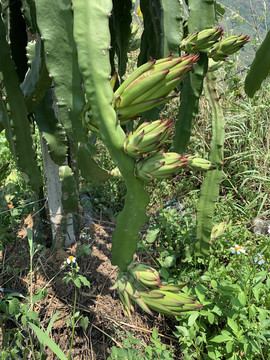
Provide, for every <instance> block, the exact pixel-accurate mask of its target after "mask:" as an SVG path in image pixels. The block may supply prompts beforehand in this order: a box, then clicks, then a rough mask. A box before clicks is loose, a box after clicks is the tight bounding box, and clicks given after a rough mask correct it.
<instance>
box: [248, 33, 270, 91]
mask: <svg viewBox="0 0 270 360" xmlns="http://www.w3.org/2000/svg"><path fill="white" fill-rule="evenodd" d="M269 71H270V30H269V31H268V33H267V35H266V37H265V39H264V41H263V42H262V44H261V46H260V47H259V49H258V50H257V52H256V55H255V59H254V60H253V62H252V64H251V66H250V70H249V73H248V75H247V77H246V80H245V92H246V94H247V95H248V96H249V97H251V98H252V97H253V96H254V94H255V92H256V91H257V90H259V88H260V87H261V83H262V82H263V80H264V79H265V78H266V77H267V76H268V75H269Z"/></svg>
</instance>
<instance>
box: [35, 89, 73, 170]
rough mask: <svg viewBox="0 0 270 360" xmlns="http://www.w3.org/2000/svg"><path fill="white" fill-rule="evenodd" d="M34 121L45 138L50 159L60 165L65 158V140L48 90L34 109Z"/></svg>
mask: <svg viewBox="0 0 270 360" xmlns="http://www.w3.org/2000/svg"><path fill="white" fill-rule="evenodd" d="M35 121H36V123H37V124H38V128H39V131H40V132H41V134H42V136H43V137H44V138H45V140H46V142H47V144H48V149H49V154H50V157H51V159H52V160H53V161H54V162H55V163H56V164H58V165H62V164H63V163H64V162H65V161H66V158H67V139H66V134H65V132H64V130H63V127H62V125H61V124H60V122H59V121H58V119H57V117H56V116H55V112H54V110H53V94H52V89H49V90H48V91H47V93H46V95H45V96H44V97H43V99H42V100H41V102H40V103H39V104H38V106H37V107H36V108H35Z"/></svg>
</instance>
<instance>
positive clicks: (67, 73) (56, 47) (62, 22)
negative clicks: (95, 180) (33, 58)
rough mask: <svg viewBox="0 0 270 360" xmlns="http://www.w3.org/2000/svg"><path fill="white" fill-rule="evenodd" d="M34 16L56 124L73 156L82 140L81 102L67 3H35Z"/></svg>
mask: <svg viewBox="0 0 270 360" xmlns="http://www.w3.org/2000/svg"><path fill="white" fill-rule="evenodd" d="M36 13H37V22H38V28H39V30H40V33H41V39H42V40H43V41H44V49H45V61H46V67H47V69H48V72H49V76H50V77H52V78H53V81H54V86H55V97H56V100H57V106H58V109H59V115H60V121H61V123H62V124H63V126H64V128H65V131H66V134H67V137H68V140H69V143H70V146H71V148H72V151H71V152H72V153H74V152H75V151H76V150H75V144H76V142H77V141H84V140H85V131H84V129H83V127H82V124H81V122H80V121H79V117H80V113H81V109H82V107H83V106H84V103H85V101H84V96H83V92H82V88H81V74H80V72H79V69H78V61H77V52H76V47H75V44H74V40H73V30H72V24H73V14H72V10H71V2H70V0H59V1H53V2H51V1H49V0H36ZM44 14H46V16H44ZM59 39H61V41H59ZM73 148H74V149H73Z"/></svg>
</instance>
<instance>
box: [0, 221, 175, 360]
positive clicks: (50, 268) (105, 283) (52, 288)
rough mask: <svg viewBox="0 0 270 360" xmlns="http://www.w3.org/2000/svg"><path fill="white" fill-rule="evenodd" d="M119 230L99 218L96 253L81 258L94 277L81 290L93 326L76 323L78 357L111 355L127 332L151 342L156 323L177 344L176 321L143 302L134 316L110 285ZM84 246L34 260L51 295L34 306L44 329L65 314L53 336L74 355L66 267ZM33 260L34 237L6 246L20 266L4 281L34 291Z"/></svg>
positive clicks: (83, 269) (38, 279)
mask: <svg viewBox="0 0 270 360" xmlns="http://www.w3.org/2000/svg"><path fill="white" fill-rule="evenodd" d="M113 230H114V223H109V222H107V223H102V225H101V224H98V223H93V224H92V225H91V226H90V228H89V231H88V235H90V236H91V239H90V247H91V249H92V253H91V254H90V255H82V256H80V257H77V261H78V264H79V266H80V273H81V274H82V275H84V276H85V277H86V278H87V279H88V280H89V281H90V284H91V288H90V289H89V288H88V287H84V286H82V288H81V289H79V291H78V299H77V304H78V306H77V310H78V311H80V313H81V314H82V315H83V316H86V317H88V319H89V326H88V327H87V329H86V330H85V331H84V330H83V329H82V328H81V327H79V326H78V327H76V330H75V337H74V345H73V351H72V355H73V358H74V359H76V360H81V359H87V360H89V359H90V360H95V359H97V360H103V359H104V360H106V359H107V357H108V356H109V354H110V348H111V346H112V345H117V346H122V338H124V337H125V333H126V331H128V332H130V333H132V334H133V336H134V337H136V338H137V339H139V340H140V342H141V346H142V348H143V347H145V346H146V345H147V344H148V343H149V338H150V336H151V333H152V330H153V329H154V328H158V330H159V333H160V336H161V339H162V341H164V342H165V343H166V344H168V345H169V346H173V345H174V346H175V345H176V344H177V342H175V339H174V337H173V335H172V331H173V330H174V323H173V322H172V321H171V320H168V319H166V318H165V317H164V316H162V315H160V314H156V317H154V318H152V317H150V316H148V315H147V314H145V313H144V312H143V311H142V310H141V309H140V308H138V307H136V312H135V313H134V314H133V315H132V316H131V317H129V316H127V315H126V314H125V313H124V311H123V307H122V304H121V303H120V301H119V299H118V296H117V294H115V293H114V292H113V291H110V290H109V288H110V286H112V285H113V284H114V282H115V280H116V278H117V267H115V266H113V265H112V264H111V262H110V258H111V236H112V232H113ZM23 235H24V234H23ZM81 245H85V244H84V240H78V242H77V243H76V244H74V245H73V246H72V247H71V248H69V249H65V250H64V249H60V250H58V251H56V252H52V251H50V250H47V251H44V252H43V253H42V252H41V253H39V254H38V256H37V257H35V259H34V264H35V268H34V282H33V288H34V292H36V291H37V290H38V289H42V288H46V290H47V296H46V298H45V299H44V300H41V301H39V302H38V303H36V304H35V308H34V310H35V311H36V312H37V313H38V315H39V318H40V322H41V325H42V326H43V327H44V329H46V328H47V326H48V324H49V322H50V319H51V318H52V316H53V315H54V314H55V313H57V312H59V313H60V314H59V315H58V317H57V319H56V321H55V322H54V325H53V328H52V331H51V334H50V336H51V337H52V339H53V340H54V341H55V343H56V344H57V345H58V346H59V347H60V348H61V349H62V351H63V352H64V353H65V354H68V350H69V346H70V339H71V328H70V327H69V328H67V319H68V318H69V317H71V315H72V310H73V301H74V286H73V285H72V284H71V283H69V284H68V285H66V284H64V283H63V281H62V278H63V276H64V272H63V271H62V268H63V264H64V261H65V260H66V259H67V257H68V256H70V255H73V256H76V254H77V252H78V249H79V247H80V246H81ZM28 264H29V255H28V241H27V238H26V237H24V238H23V239H21V240H18V242H17V243H14V244H13V245H12V246H11V247H10V249H7V251H6V254H5V265H6V266H7V265H8V267H9V268H13V269H16V271H15V274H13V275H12V276H10V274H9V273H8V272H7V273H6V274H4V276H2V279H3V283H5V284H6V286H8V287H10V288H12V289H16V290H19V291H22V292H25V293H29V292H30V275H29V265H28ZM24 274H25V275H24ZM2 286H3V285H2ZM46 354H47V355H48V359H56V357H55V356H54V355H53V353H52V352H51V351H50V349H47V348H46ZM178 358H179V357H178Z"/></svg>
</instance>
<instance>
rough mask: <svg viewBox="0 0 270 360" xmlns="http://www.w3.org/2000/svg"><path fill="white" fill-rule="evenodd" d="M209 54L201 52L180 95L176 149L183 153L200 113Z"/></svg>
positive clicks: (175, 139) (175, 140) (176, 126)
mask: <svg viewBox="0 0 270 360" xmlns="http://www.w3.org/2000/svg"><path fill="white" fill-rule="evenodd" d="M207 63H208V59H207V55H206V54H200V59H199V61H198V62H197V64H196V65H194V67H193V70H192V72H190V73H189V74H188V75H187V76H186V78H185V80H184V85H183V88H182V90H181V95H180V107H179V112H178V115H177V122H176V125H175V137H174V150H175V151H176V152H178V153H180V154H183V153H184V152H185V150H186V148H187V145H188V143H189V139H190V135H191V131H192V128H193V124H194V119H195V117H196V115H197V113H198V108H199V99H200V96H201V93H202V89H203V79H204V76H205V74H206V72H207Z"/></svg>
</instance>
